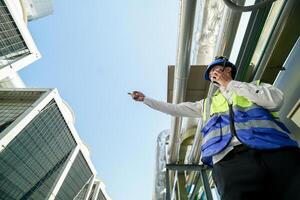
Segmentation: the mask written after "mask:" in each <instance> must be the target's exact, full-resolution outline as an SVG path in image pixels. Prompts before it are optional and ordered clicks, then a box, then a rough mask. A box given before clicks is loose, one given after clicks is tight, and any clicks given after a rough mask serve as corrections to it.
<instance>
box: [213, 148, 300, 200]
mask: <svg viewBox="0 0 300 200" xmlns="http://www.w3.org/2000/svg"><path fill="white" fill-rule="evenodd" d="M240 148H241V147H238V148H236V149H234V150H233V151H232V152H230V153H229V154H227V155H226V156H225V157H224V158H223V159H222V160H221V161H219V162H218V163H216V164H215V165H214V166H213V172H212V175H213V179H214V181H215V183H216V185H217V189H218V192H219V194H220V196H221V199H222V200H248V199H249V200H250V199H251V200H258V199H263V200H269V199H272V200H274V199H278V200H300V150H299V149H298V148H286V149H277V150H268V151H266V150H264V151H262V150H253V149H245V148H244V147H242V150H240Z"/></svg>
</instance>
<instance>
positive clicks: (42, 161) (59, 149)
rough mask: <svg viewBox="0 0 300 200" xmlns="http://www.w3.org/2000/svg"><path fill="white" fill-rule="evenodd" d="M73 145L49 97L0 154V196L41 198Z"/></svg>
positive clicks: (64, 124) (73, 141)
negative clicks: (37, 113)
mask: <svg viewBox="0 0 300 200" xmlns="http://www.w3.org/2000/svg"><path fill="white" fill-rule="evenodd" d="M75 146H76V142H75V140H74V138H73V136H72V134H71V132H70V130H69V128H68V126H67V124H66V122H65V121H64V119H63V116H62V115H61V113H60V111H59V108H58V107H57V105H56V103H55V101H54V100H53V101H52V102H50V103H49V104H48V105H47V106H46V107H45V108H44V109H43V110H42V111H41V112H40V114H39V115H37V116H36V117H35V118H34V119H33V120H32V121H31V122H30V123H29V124H28V125H27V126H26V127H25V128H24V129H23V130H21V132H20V133H19V134H18V135H17V136H16V137H15V138H14V139H13V140H12V141H11V142H10V143H9V144H8V146H7V147H6V148H5V149H4V150H3V151H2V152H1V153H0V199H1V200H2V199H3V200H6V199H8V200H9V199H45V198H46V196H47V195H48V193H49V192H50V189H51V186H52V185H53V183H54V181H55V180H56V178H57V176H58V174H59V171H60V169H61V167H62V166H63V164H64V162H65V161H66V158H67V156H68V155H69V154H70V152H71V151H72V149H74V148H75Z"/></svg>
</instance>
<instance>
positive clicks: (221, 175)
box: [131, 57, 300, 200]
mask: <svg viewBox="0 0 300 200" xmlns="http://www.w3.org/2000/svg"><path fill="white" fill-rule="evenodd" d="M236 71H237V70H236V66H235V65H234V64H233V63H231V62H230V61H228V60H227V59H226V58H224V57H219V58H216V59H215V60H214V61H213V62H212V63H210V64H209V65H208V67H207V70H206V72H205V79H206V80H209V81H212V82H214V84H215V85H217V86H218V90H217V91H216V92H215V93H214V95H212V97H209V98H205V99H202V100H200V101H197V102H183V103H179V104H170V103H166V102H161V101H157V100H155V99H152V98H150V97H147V96H145V95H144V94H143V93H142V92H139V91H133V92H132V94H131V96H132V98H133V99H134V100H136V101H141V102H144V103H145V104H146V105H148V106H149V107H151V108H153V109H155V110H158V111H161V112H163V113H167V114H169V115H172V116H180V117H194V118H202V121H203V127H202V129H201V133H202V144H201V161H202V163H204V164H206V165H210V166H212V168H213V171H212V172H213V173H212V175H213V179H214V182H215V184H216V186H217V189H218V192H219V194H220V196H221V199H222V200H248V199H249V200H250V199H251V200H257V199H265V200H266V199H272V200H273V199H278V200H281V199H286V200H296V199H297V200H300V150H299V147H298V143H297V142H296V141H295V139H294V138H293V134H291V133H290V131H289V130H288V129H287V128H286V126H285V125H284V124H283V123H282V122H281V121H280V120H279V118H278V117H277V113H276V112H277V111H279V109H280V107H281V105H282V103H283V93H282V92H281V91H280V90H279V89H277V88H275V87H274V86H272V85H270V84H266V83H260V82H259V81H254V82H251V83H245V82H240V81H235V80H233V79H234V77H235V75H236Z"/></svg>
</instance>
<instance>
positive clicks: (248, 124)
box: [201, 90, 298, 165]
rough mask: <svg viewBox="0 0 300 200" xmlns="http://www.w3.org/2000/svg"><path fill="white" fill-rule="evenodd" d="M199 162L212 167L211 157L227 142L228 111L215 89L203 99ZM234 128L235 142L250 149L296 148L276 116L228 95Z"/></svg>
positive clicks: (230, 134)
mask: <svg viewBox="0 0 300 200" xmlns="http://www.w3.org/2000/svg"><path fill="white" fill-rule="evenodd" d="M203 110H204V112H203V116H202V117H203V124H204V125H203V128H202V129H201V133H202V138H203V139H202V146H201V160H202V162H203V163H204V164H208V165H212V156H214V155H216V154H218V153H220V152H221V151H223V150H224V149H225V148H226V147H227V146H228V144H229V143H230V141H231V139H232V137H233V133H232V132H231V129H230V117H229V116H230V111H229V105H228V102H227V100H226V99H225V97H224V96H223V95H222V94H221V92H220V91H219V90H218V91H217V92H216V93H215V94H214V96H212V97H210V98H206V99H205V100H204V106H203ZM232 111H233V113H234V114H233V116H234V117H233V118H234V119H233V120H234V128H235V132H236V135H237V137H238V139H239V140H240V141H241V142H242V143H243V144H246V145H247V146H249V147H250V148H253V149H278V148H282V147H298V144H297V142H296V141H295V140H293V139H292V138H291V135H290V134H291V133H290V131H289V130H288V129H287V128H286V126H285V125H284V124H283V123H282V122H280V121H279V118H278V117H277V116H278V115H277V113H272V112H270V111H269V110H267V109H265V108H263V107H261V106H258V105H257V104H255V103H253V102H251V101H250V100H248V99H247V98H245V97H243V96H238V95H237V94H236V93H234V92H233V94H232Z"/></svg>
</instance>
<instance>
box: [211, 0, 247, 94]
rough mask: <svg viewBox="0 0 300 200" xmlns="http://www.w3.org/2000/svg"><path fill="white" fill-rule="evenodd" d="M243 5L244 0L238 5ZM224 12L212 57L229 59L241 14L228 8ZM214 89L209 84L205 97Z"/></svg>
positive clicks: (214, 88) (214, 89) (214, 87)
mask: <svg viewBox="0 0 300 200" xmlns="http://www.w3.org/2000/svg"><path fill="white" fill-rule="evenodd" d="M244 3H245V0H243V1H240V2H239V5H244ZM224 12H225V14H224V17H223V21H222V27H221V29H220V34H219V39H218V41H217V45H216V49H215V52H214V53H215V55H214V56H220V55H222V56H225V57H229V56H230V53H231V50H232V47H233V42H234V39H235V36H236V32H237V29H238V26H239V23H240V19H241V15H242V13H240V12H234V11H232V10H230V9H229V8H228V7H226V8H225V11H224ZM216 89H217V88H216V86H214V85H213V84H210V86H209V90H208V95H207V96H211V95H212V94H213V93H214V92H215V91H216Z"/></svg>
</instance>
